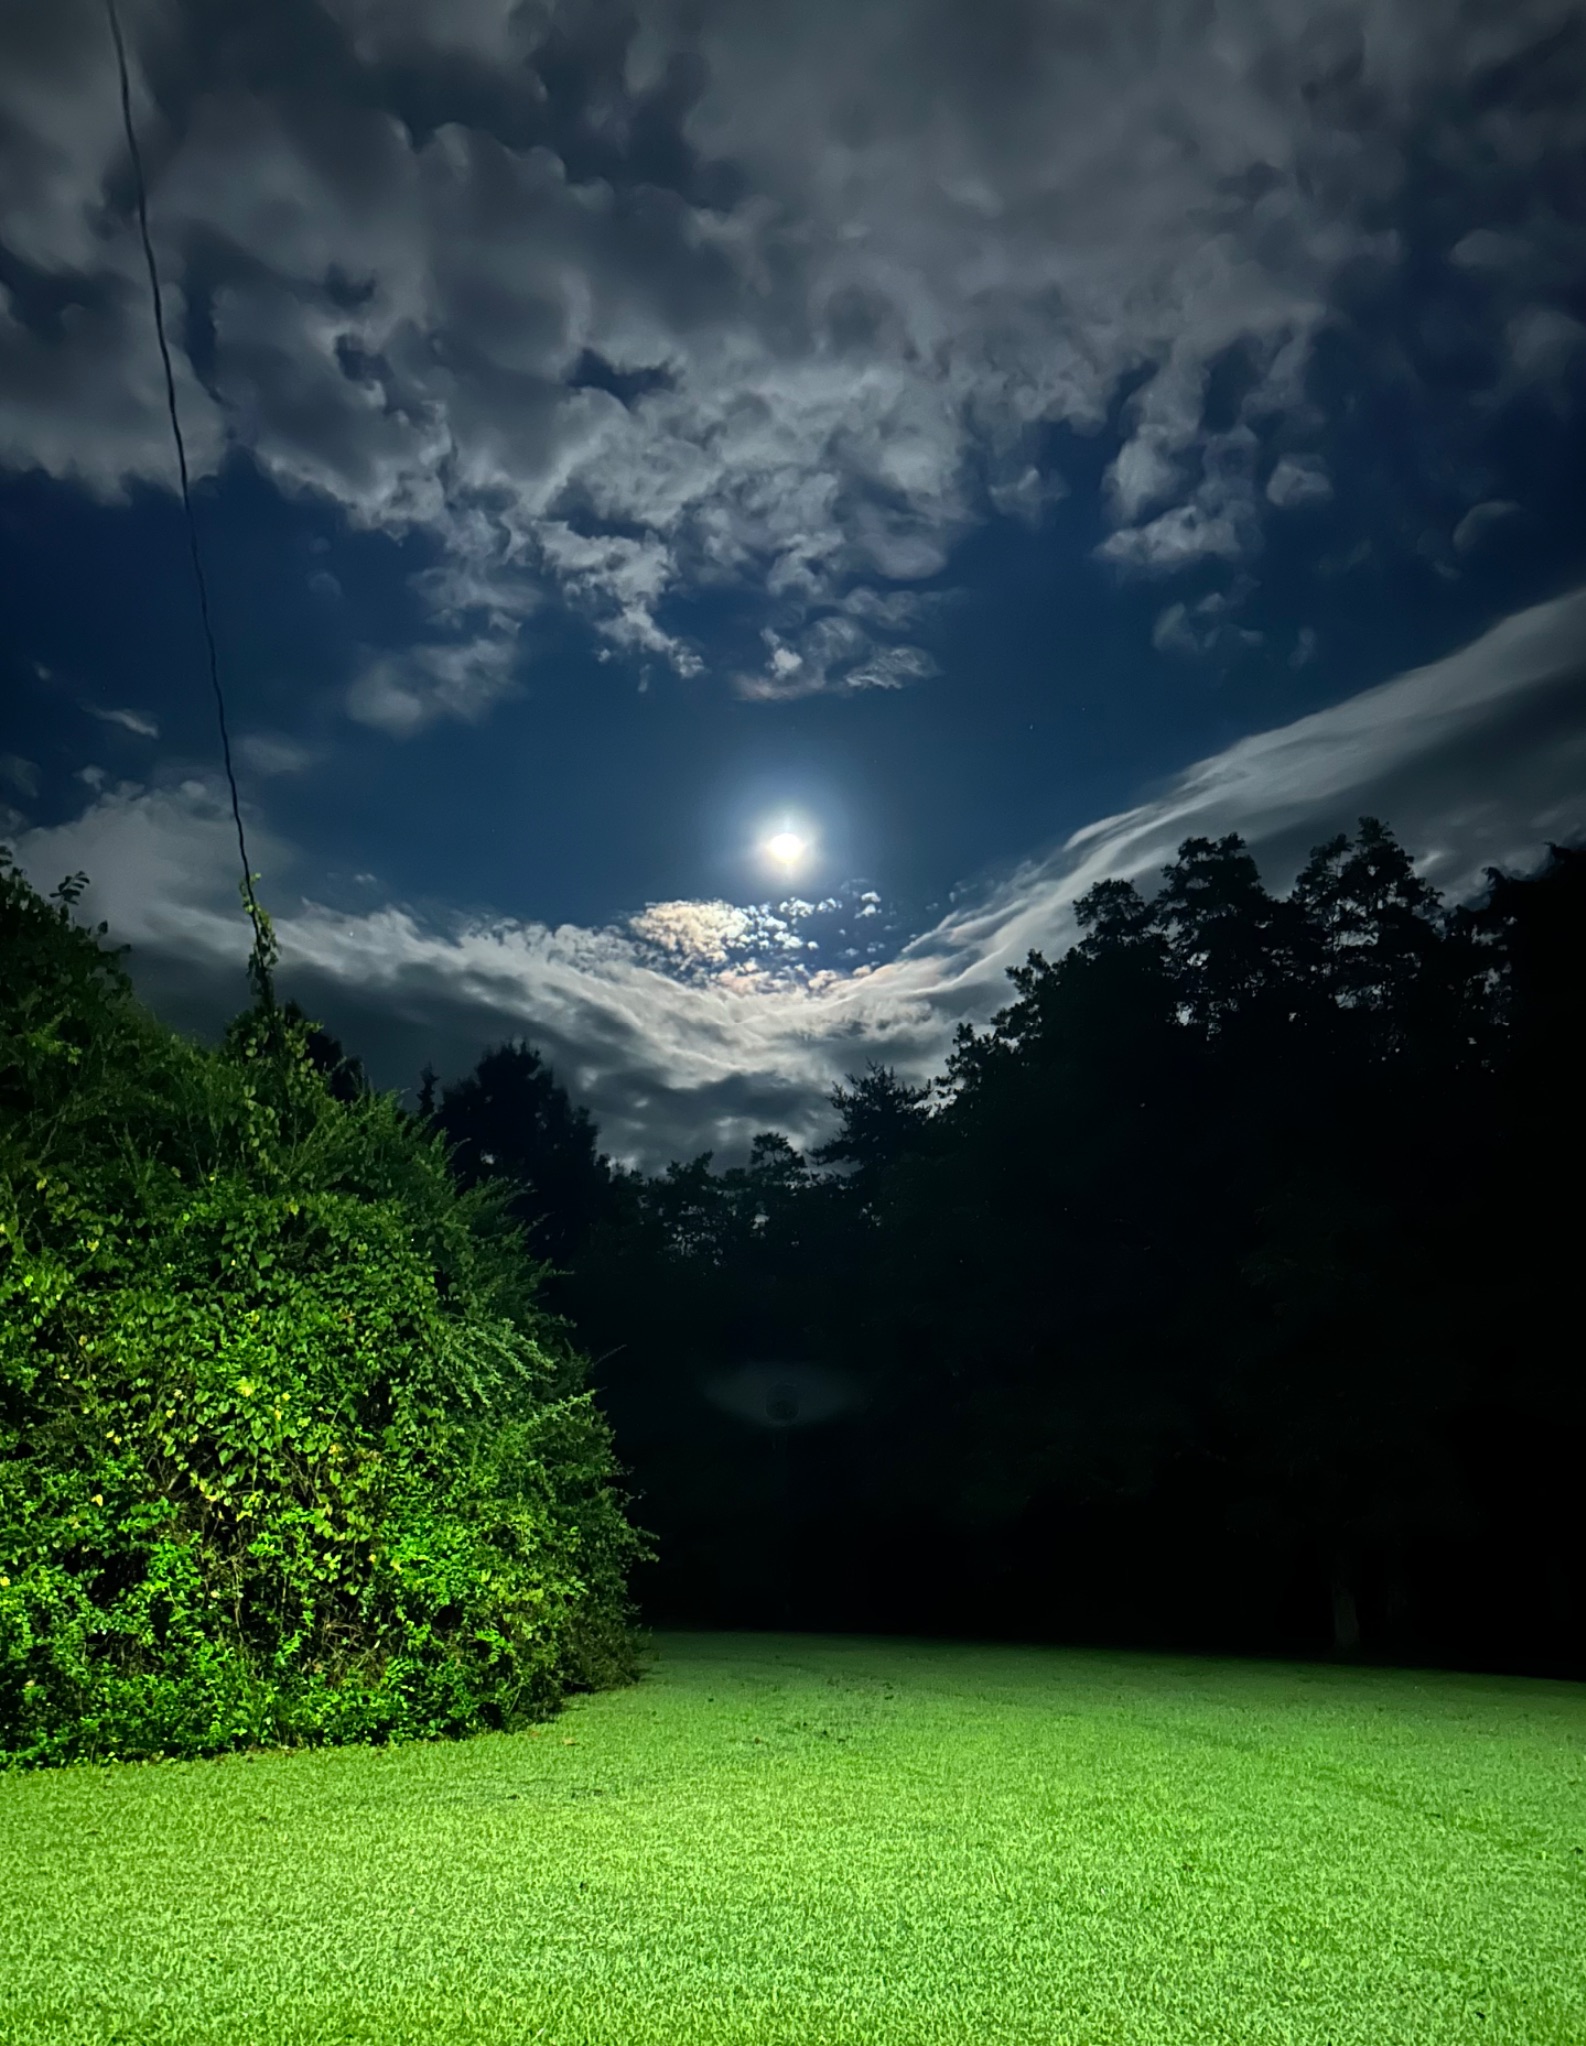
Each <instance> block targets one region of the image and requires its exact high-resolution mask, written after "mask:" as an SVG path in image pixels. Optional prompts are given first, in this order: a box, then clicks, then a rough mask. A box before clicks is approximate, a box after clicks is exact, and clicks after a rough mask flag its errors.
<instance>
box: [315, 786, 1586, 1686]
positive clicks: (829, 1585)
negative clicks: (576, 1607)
mask: <svg viewBox="0 0 1586 2046" xmlns="http://www.w3.org/2000/svg"><path fill="white" fill-rule="evenodd" d="M1489 879H1490V887H1489V890H1488V892H1487V894H1486V897H1485V899H1484V900H1483V901H1482V902H1481V903H1480V904H1479V905H1477V906H1474V907H1469V906H1467V907H1459V908H1455V909H1452V910H1450V909H1447V908H1445V907H1444V906H1443V905H1442V903H1441V902H1440V901H1439V899H1438V897H1437V895H1436V894H1435V893H1434V891H1433V890H1432V889H1430V888H1429V887H1428V886H1427V885H1426V884H1425V883H1423V882H1422V881H1421V880H1420V879H1419V878H1418V877H1417V875H1416V872H1415V868H1414V864H1413V861H1412V859H1411V857H1410V855H1409V854H1408V852H1407V851H1406V850H1405V849H1404V848H1402V847H1401V846H1400V845H1399V844H1398V843H1397V841H1396V840H1395V838H1394V836H1393V834H1392V833H1391V831H1390V830H1388V829H1387V828H1386V827H1385V826H1384V825H1382V824H1381V823H1379V822H1378V821H1376V820H1374V819H1370V818H1365V819H1362V820H1361V822H1360V826H1359V830H1358V832H1357V833H1356V834H1355V835H1354V836H1353V837H1345V836H1340V837H1338V838H1336V839H1334V840H1332V841H1330V842H1329V843H1327V844H1324V845H1321V846H1318V847H1317V848H1316V850H1315V851H1314V853H1313V855H1312V856H1311V858H1310V860H1309V862H1308V863H1307V865H1306V866H1305V868H1304V870H1303V871H1302V872H1301V873H1300V875H1299V876H1298V878H1297V879H1296V881H1295V882H1294V884H1293V886H1292V888H1291V889H1290V891H1289V893H1288V894H1287V895H1286V896H1276V895H1274V894H1272V893H1270V892H1269V891H1268V889H1267V888H1266V887H1265V886H1264V885H1263V882H1262V878H1261V875H1260V874H1259V872H1258V870H1257V867H1256V864H1255V862H1254V860H1253V859H1252V858H1251V856H1250V854H1249V853H1248V852H1247V850H1246V849H1245V847H1244V845H1243V844H1242V842H1241V841H1240V840H1239V839H1238V838H1237V837H1226V838H1223V839H1220V840H1217V841H1212V840H1209V839H1204V838H1192V839H1189V840H1187V841H1186V842H1185V843H1184V844H1183V846H1182V847H1181V848H1180V851H1179V855H1178V858H1177V859H1176V860H1175V861H1174V862H1173V864H1172V865H1171V866H1169V867H1168V868H1166V869H1165V870H1164V874H1163V879H1162V884H1161V886H1160V887H1159V888H1158V889H1157V890H1156V892H1155V893H1153V894H1146V893H1143V892H1142V891H1141V890H1139V889H1137V888H1136V887H1135V886H1134V885H1132V884H1130V883H1127V882H1119V881H1107V882H1103V883H1102V884H1100V885H1099V886H1097V887H1095V888H1094V889H1092V891H1091V892H1090V893H1089V894H1088V895H1087V896H1086V897H1084V899H1083V900H1082V901H1081V902H1080V903H1079V905H1078V922H1079V925H1080V929H1081V933H1082V935H1081V937H1080V939H1079V941H1078V942H1077V943H1076V944H1075V945H1074V946H1073V948H1072V949H1071V950H1070V951H1069V952H1067V953H1066V954H1065V955H1064V956H1063V957H1062V958H1060V959H1057V960H1055V961H1048V960H1047V959H1045V958H1043V957H1042V956H1041V955H1040V954H1038V953H1031V954H1030V956H1029V959H1028V962H1027V964H1026V965H1024V966H1022V967H1020V968H1017V969H1015V970H1012V971H1011V972H1010V975H1009V978H1010V980H1011V981H1012V983H1013V988H1014V991H1015V996H1016V999H1014V1000H1013V1001H1011V1002H1010V1003H1009V1005H1008V1006H1007V1007H1006V1008H1004V1009H1003V1010H1001V1011H1000V1012H999V1013H998V1014H997V1015H996V1016H995V1017H994V1018H993V1020H992V1023H991V1026H990V1028H989V1029H987V1030H984V1031H978V1032H977V1031H976V1030H974V1029H973V1028H971V1027H970V1026H968V1025H961V1026H960V1027H959V1031H958V1036H957V1042H956V1045H955V1048H954V1050H953V1052H952V1054H951V1056H950V1058H949V1059H948V1061H947V1070H946V1072H945V1074H943V1075H941V1076H940V1077H938V1078H936V1079H934V1080H933V1081H931V1082H929V1083H928V1084H921V1085H917V1086H911V1085H907V1084H905V1083H903V1082H902V1081H900V1080H899V1079H898V1078H897V1077H896V1075H895V1074H894V1073H893V1072H892V1071H891V1070H890V1069H887V1068H884V1067H879V1066H876V1065H874V1064H872V1065H871V1066H870V1067H869V1069H868V1070H867V1071H866V1072H865V1073H864V1074H862V1075H850V1076H849V1082H848V1085H847V1086H844V1087H839V1088H838V1089H836V1090H835V1092H834V1094H833V1096H832V1105H833V1106H834V1108H835V1109H836V1110H837V1111H838V1112H839V1115H840V1127H839V1129H838V1131H837V1133H836V1135H835V1136H833V1137H832V1138H831V1140H830V1141H829V1142H827V1143H826V1144H824V1145H823V1146H821V1147H819V1148H818V1149H816V1150H814V1151H813V1152H812V1153H811V1154H810V1155H809V1156H808V1157H806V1156H804V1155H801V1154H800V1153H799V1152H798V1151H797V1150H796V1149H795V1148H794V1147H793V1145H792V1144H790V1143H789V1141H788V1140H787V1138H786V1137H784V1136H782V1135H780V1134H779V1133H777V1132H776V1131H774V1130H768V1131H766V1132H764V1133H763V1134H762V1135H760V1136H759V1137H757V1138H756V1140H755V1143H754V1147H753V1154H752V1157H751V1160H750V1162H749V1164H748V1165H747V1166H745V1167H740V1168H736V1169H733V1170H729V1171H723V1172H717V1171H713V1170H712V1159H711V1154H710V1153H709V1152H706V1153H704V1154H703V1155H701V1156H699V1157H696V1158H694V1159H693V1160H691V1161H690V1162H688V1163H686V1164H684V1163H676V1164H673V1165H672V1166H671V1167H669V1168H668V1170H667V1171H666V1172H665V1173H664V1174H663V1175H661V1176H658V1177H645V1176H641V1175H639V1174H636V1173H629V1172H624V1171H622V1170H620V1169H613V1168H611V1167H610V1166H609V1164H608V1162H607V1161H606V1160H605V1159H604V1158H603V1157H602V1155H601V1154H600V1152H599V1148H598V1132H597V1131H596V1130H595V1128H594V1127H593V1126H592V1124H591V1122H590V1119H589V1117H588V1115H587V1113H585V1112H583V1111H578V1110H575V1109H573V1108H572V1106H571V1105H570V1103H569V1101H568V1097H567V1095H566V1093H565V1091H564V1090H563V1089H562V1088H561V1087H560V1086H559V1085H558V1084H557V1082H556V1080H555V1077H554V1075H553V1074H552V1073H551V1072H550V1070H549V1069H548V1068H547V1067H546V1066H545V1064H544V1063H543V1062H542V1060H541V1059H540V1058H539V1056H538V1055H537V1054H536V1052H535V1051H534V1050H533V1048H532V1047H531V1046H529V1045H526V1044H508V1045H504V1046H500V1047H497V1048H495V1049H493V1050H491V1051H490V1052H489V1053H487V1054H486V1056H485V1057H484V1058H482V1059H481V1061H480V1062H479V1065H478V1067H477V1069H476V1071H475V1072H474V1073H473V1074H471V1075H470V1076H469V1077H468V1078H466V1079H465V1080H463V1081H462V1082H460V1083H459V1084H457V1085H455V1086H450V1087H447V1088H445V1089H444V1090H442V1091H441V1093H440V1095H439V1098H438V1099H437V1098H436V1094H435V1082H434V1076H433V1074H427V1075H426V1076H425V1096H424V1108H425V1113H427V1114H428V1115H430V1116H432V1117H433V1118H434V1120H435V1121H436V1123H437V1124H438V1126H439V1127H440V1128H441V1130H442V1131H443V1132H444V1134H445V1136H446V1137H447V1139H448V1141H449V1142H450V1143H451V1144H452V1145H453V1146H455V1150H454V1154H453V1158H454V1169H455V1170H456V1171H457V1172H458V1173H459V1175H460V1176H461V1177H462V1179H463V1180H464V1182H465V1183H467V1182H473V1181H477V1180H480V1179H486V1178H498V1179H505V1180H507V1181H509V1182H511V1183H512V1184H513V1194H512V1199H513V1205H514V1209H515V1212H516V1213H517V1215H518V1218H519V1219H520V1220H521V1221H523V1222H524V1223H526V1224H528V1225H530V1236H529V1241H530V1243H531V1244H532V1246H533V1248H534V1250H535V1251H536V1253H537V1254H538V1255H539V1256H541V1257H543V1258H545V1259H547V1260H548V1262H549V1264H550V1265H551V1267H552V1271H551V1273H550V1274H548V1275H547V1278H546V1283H545V1297H546V1299H547V1301H548V1303H549V1304H550V1305H551V1306H553V1307H554V1308H555V1309H556V1310H557V1311H558V1312H559V1313H561V1314H563V1315H565V1316H566V1317H567V1318H568V1320H569V1323H570V1325H571V1330H572V1334H573V1339H574V1340H575V1341H576V1342H577V1344H578V1345H579V1347H580V1348H581V1349H583V1350H585V1351H586V1352H587V1353H588V1354H589V1356H590V1357H591V1359H592V1360H593V1363H594V1371H593V1382H594V1383H595V1384H596V1385H597V1387H598V1389H599V1394H600V1399H601V1403H602V1405H603V1407H604V1409H605V1411H606V1412H607V1414H608V1415H609V1417H610V1419H611V1423H612V1427H613V1431H614V1435H615V1440H616V1447H617V1453H618V1455H619V1456H620V1457H621V1459H622V1462H623V1465H624V1467H625V1468H626V1470H627V1471H628V1473H629V1474H630V1475H629V1478H628V1482H629V1484H630V1486H631V1487H632V1489H633V1491H634V1493H635V1495H636V1500H637V1505H636V1509H635V1510H636V1516H637V1518H638V1519H639V1520H640V1521H642V1523H643V1524H644V1526H645V1527H646V1528H647V1529H649V1530H651V1531H653V1533H654V1536H655V1538H656V1542H657V1547H658V1556H657V1558H656V1559H655V1560H653V1561H651V1562H649V1563H647V1564H644V1565H642V1566H640V1567H639V1568H638V1569H637V1570H636V1572H635V1580H634V1581H635V1589H636V1593H637V1596H638V1598H639V1601H640V1605H641V1607H642V1611H643V1614H644V1617H645V1619H646V1620H647V1621H649V1622H650V1623H651V1624H664V1625H699V1626H725V1627H763V1626H787V1627H794V1628H818V1629H828V1630H829V1629H864V1630H880V1631H894V1632H918V1633H924V1634H932V1635H941V1636H948V1637H954V1638H988V1639H989V1638H1003V1639H1015V1640H1038V1641H1078V1642H1094V1643H1098V1644H1101V1643H1105V1644H1116V1645H1137V1646H1158V1647H1177V1648H1194V1649H1207V1650H1210V1649H1218V1650H1237V1651H1239V1652H1244V1653H1254V1654H1262V1653H1265V1654H1273V1655H1280V1654H1317V1653H1334V1654H1337V1655H1339V1656H1344V1657H1362V1658H1372V1659H1375V1658H1382V1659H1385V1660H1391V1661H1395V1662H1400V1663H1403V1662H1407V1661H1408V1662H1414V1661H1422V1660H1424V1661H1427V1662H1430V1663H1438V1664H1444V1665H1453V1666H1460V1667H1471V1668H1493V1669H1506V1670H1513V1671H1517V1672H1530V1673H1542V1674H1553V1675H1574V1676H1579V1675H1582V1674H1586V1655H1583V1650H1582V1618H1583V1605H1582V1600H1583V1591H1586V1586H1583V1567H1582V1558H1583V1545H1582V1538H1581V1523H1580V1513H1579V1471H1580V1464H1581V1450H1582V1444H1583V1441H1586V1388H1583V1379H1582V1372H1581V1362H1580V1358H1581V1351H1580V1342H1579V1335H1578V1309H1577V1289H1578V1284H1579V1267H1578V1264H1577V1262H1576V1260H1577V1257H1578V1254H1579V1244H1580V1239H1581V1199H1580V1192H1579V1164H1578V1161H1579V1158H1580V1156H1581V1154H1582V1139H1583V1137H1586V1121H1583V1107H1586V1095H1583V1090H1582V1067H1581V1060H1580V1046H1581V1043H1582V1026H1583V1023H1586V979H1583V966H1582V961H1583V958H1586V851H1582V850H1579V849H1573V850H1572V849H1568V848H1561V847H1553V848H1552V849H1551V850H1550V852H1549V854H1548V857H1547V860H1546V863H1545V864H1544V865H1543V866H1542V867H1541V868H1540V870H1539V871H1537V872H1535V873H1533V874H1531V875H1529V876H1527V877H1525V878H1517V877H1514V876H1509V875H1500V874H1498V873H1493V874H1491V875H1490V877H1489ZM319 1046H320V1052H319V1055H320V1057H321V1058H322V1059H323V1061H324V1062H325V1063H326V1065H327V1067H329V1068H335V1067H337V1066H338V1065H339V1064H340V1062H341V1061H342V1058H343V1054H342V1052H341V1048H340V1047H339V1046H337V1045H335V1044H334V1042H333V1041H331V1040H329V1039H325V1038H321V1039H320V1040H319ZM342 1070H343V1073H344V1076H345V1083H346V1084H348V1085H356V1084H357V1078H356V1072H355V1070H354V1069H353V1068H352V1067H351V1066H343V1067H342Z"/></svg>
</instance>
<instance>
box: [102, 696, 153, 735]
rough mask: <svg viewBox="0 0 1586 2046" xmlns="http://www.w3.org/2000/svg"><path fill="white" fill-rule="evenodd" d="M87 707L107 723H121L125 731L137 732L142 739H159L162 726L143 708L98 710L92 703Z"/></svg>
mask: <svg viewBox="0 0 1586 2046" xmlns="http://www.w3.org/2000/svg"><path fill="white" fill-rule="evenodd" d="M85 708H86V709H87V710H88V711H89V712H91V713H92V715H93V716H94V717H96V718H100V719H102V720H103V721H104V723H106V724H107V725H120V727H121V728H122V730H123V731H125V732H135V733H136V734H137V736H138V737H139V738H140V739H157V738H158V737H159V736H160V728H159V726H158V725H157V724H156V723H155V722H154V720H153V718H151V717H148V716H146V715H145V713H144V712H142V711H141V710H96V709H95V708H94V706H93V705H92V704H91V703H90V704H88V705H86V706H85Z"/></svg>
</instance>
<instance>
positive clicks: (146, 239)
mask: <svg viewBox="0 0 1586 2046" xmlns="http://www.w3.org/2000/svg"><path fill="white" fill-rule="evenodd" d="M105 12H106V13H107V14H108V15H109V16H110V33H111V36H112V37H113V38H114V41H115V45H116V69H117V71H118V73H119V75H120V79H121V123H122V126H123V127H124V128H125V129H126V132H127V151H128V154H129V155H130V156H131V158H132V176H133V182H134V184H135V186H136V188H137V198H138V233H139V235H140V236H141V238H142V241H143V260H144V262H145V263H147V265H148V268H149V290H150V291H151V293H152V294H153V297H154V331H155V334H156V336H157V337H158V340H159V344H160V363H161V366H162V368H163V369H164V371H165V409H166V411H167V412H168V413H169V414H170V419H171V438H172V439H173V440H174V441H175V442H176V468H177V473H178V475H179V476H180V478H181V484H182V509H183V511H184V512H185V513H186V515H187V545H188V550H189V552H190V553H191V555H192V558H193V580H194V582H195V583H196V584H197V585H198V614H199V617H200V618H201V619H202V620H203V626H204V646H205V648H206V649H207V651H208V654H209V680H210V685H211V687H212V688H213V689H214V692H215V709H216V712H217V713H218V715H219V718H220V747H221V752H222V754H223V755H224V757H225V762H226V782H227V785H228V786H229V788H230V790H231V814H232V816H233V818H234V819H235V820H236V825H237V851H238V852H239V853H240V854H241V856H242V890H243V895H244V897H245V898H246V900H247V905H248V915H249V918H250V919H251V921H252V924H253V936H254V956H255V960H256V961H257V963H258V967H259V977H260V986H261V990H262V993H263V996H264V1001H265V1006H266V1007H267V1008H272V1007H273V1006H274V995H273V991H272V989H271V986H270V969H269V960H268V957H267V954H266V949H265V939H264V920H263V917H262V915H261V913H260V910H259V905H258V903H257V901H256V900H255V899H254V893H253V871H252V869H251V868H250V866H249V864H248V842H247V840H246V839H245V838H244V837H243V833H242V805H241V803H240V802H239V801H238V800H237V777H236V775H235V774H234V773H233V772H232V766H231V738H230V735H229V734H228V732H227V730H226V699H225V698H224V697H223V696H222V695H221V693H220V660H219V656H218V655H217V654H216V652H215V628H214V626H213V624H212V623H211V621H210V615H209V585H208V583H207V581H206V580H205V577H204V563H203V559H202V557H201V556H200V554H199V551H198V521H197V520H196V519H195V518H194V516H193V493H192V489H191V487H190V485H189V482H188V475H187V444H186V442H185V441H184V440H183V439H182V422H181V417H180V415H179V414H178V412H177V409H176V376H175V373H174V371H173V370H172V368H171V349H170V344H169V342H168V341H167V340H166V338H165V304H164V300H163V298H162V297H161V293H160V272H159V268H158V266H157V265H156V263H155V260H154V243H153V241H152V240H151V239H150V236H149V195H148V187H147V185H146V183H145V181H144V176H143V157H142V155H141V153H140V151H139V149H138V137H137V131H136V129H135V128H134V127H133V125H132V88H131V85H130V83H129V81H128V77H127V48H126V44H125V43H124V42H123V41H122V39H121V21H120V18H119V17H118V15H117V13H116V0H105Z"/></svg>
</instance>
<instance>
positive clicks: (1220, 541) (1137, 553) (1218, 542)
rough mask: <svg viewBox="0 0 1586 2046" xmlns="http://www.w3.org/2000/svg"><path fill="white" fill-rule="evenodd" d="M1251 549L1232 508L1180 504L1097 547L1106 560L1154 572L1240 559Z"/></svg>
mask: <svg viewBox="0 0 1586 2046" xmlns="http://www.w3.org/2000/svg"><path fill="white" fill-rule="evenodd" d="M1246 551H1247V546H1246V542H1245V539H1244V537H1243V536H1242V533H1241V522H1240V521H1239V519H1238V518H1237V517H1236V516H1234V514H1233V513H1232V512H1231V511H1225V512H1215V513H1212V512H1207V511H1206V510H1204V509H1203V508H1202V507H1201V506H1200V505H1197V504H1181V505H1176V506H1175V507H1174V509H1173V510H1172V511H1169V512H1163V514H1162V516H1161V517H1160V518H1159V519H1153V520H1152V521H1151V523H1150V524H1149V525H1148V526H1132V527H1127V528H1125V529H1124V530H1123V531H1122V532H1118V533H1114V534H1112V535H1111V537H1110V538H1109V539H1106V540H1104V541H1103V542H1102V543H1101V545H1100V546H1099V547H1098V548H1097V549H1096V552H1097V553H1098V554H1099V555H1100V556H1101V558H1102V560H1103V561H1112V562H1116V563H1117V564H1118V566H1119V567H1120V568H1133V569H1140V570H1142V571H1144V572H1145V573H1147V574H1152V575H1171V574H1173V573H1174V572H1175V571H1176V570H1178V569H1181V568H1188V567H1190V566H1191V564H1192V563H1194V562H1197V561H1207V560H1212V561H1238V560H1239V559H1240V558H1241V557H1242V556H1243V555H1244V554H1245V553H1246Z"/></svg>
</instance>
